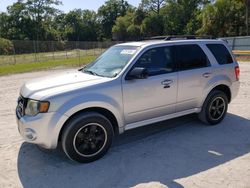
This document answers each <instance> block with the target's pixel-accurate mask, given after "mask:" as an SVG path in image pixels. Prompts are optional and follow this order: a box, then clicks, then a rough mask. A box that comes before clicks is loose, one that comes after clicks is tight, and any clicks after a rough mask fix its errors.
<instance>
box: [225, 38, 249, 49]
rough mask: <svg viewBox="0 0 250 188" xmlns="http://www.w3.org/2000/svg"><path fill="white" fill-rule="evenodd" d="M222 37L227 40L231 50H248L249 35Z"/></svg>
mask: <svg viewBox="0 0 250 188" xmlns="http://www.w3.org/2000/svg"><path fill="white" fill-rule="evenodd" d="M222 39H224V40H226V41H227V43H228V45H229V47H230V48H231V50H233V51H237V50H243V51H246V50H250V36H242V37H226V38H222Z"/></svg>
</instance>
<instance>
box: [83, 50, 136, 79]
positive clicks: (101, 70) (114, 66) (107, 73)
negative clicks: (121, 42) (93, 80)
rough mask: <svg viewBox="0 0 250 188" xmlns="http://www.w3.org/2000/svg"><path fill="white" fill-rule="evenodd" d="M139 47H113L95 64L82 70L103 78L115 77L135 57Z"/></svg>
mask: <svg viewBox="0 0 250 188" xmlns="http://www.w3.org/2000/svg"><path fill="white" fill-rule="evenodd" d="M138 49H139V47H136V46H113V47H111V48H109V49H108V50H106V51H105V52H104V53H103V54H102V55H100V56H99V57H98V58H97V59H96V60H95V61H94V62H93V63H90V64H89V65H87V66H86V67H84V68H83V69H82V71H83V72H85V73H88V74H93V75H98V76H103V77H115V76H116V75H118V74H119V73H120V72H121V70H122V69H123V68H124V67H125V65H126V64H127V63H128V62H129V61H130V60H131V58H132V57H133V56H134V55H135V53H136V52H137V50H138Z"/></svg>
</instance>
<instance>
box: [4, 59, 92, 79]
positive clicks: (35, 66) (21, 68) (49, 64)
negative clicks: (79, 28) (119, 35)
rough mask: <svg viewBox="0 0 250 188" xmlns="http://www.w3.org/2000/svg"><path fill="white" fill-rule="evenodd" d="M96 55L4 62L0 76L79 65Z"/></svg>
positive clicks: (88, 61) (86, 62)
mask: <svg viewBox="0 0 250 188" xmlns="http://www.w3.org/2000/svg"><path fill="white" fill-rule="evenodd" d="M95 58H96V57H95V56H85V57H81V58H80V60H79V58H68V59H61V60H49V61H42V62H31V63H18V64H12V65H10V64H5V65H0V76H2V75H7V74H14V73H23V72H30V71H38V70H46V69H50V68H55V67H74V66H75V67H76V66H78V67H80V66H83V65H85V64H88V63H90V62H91V61H93V60H94V59H95Z"/></svg>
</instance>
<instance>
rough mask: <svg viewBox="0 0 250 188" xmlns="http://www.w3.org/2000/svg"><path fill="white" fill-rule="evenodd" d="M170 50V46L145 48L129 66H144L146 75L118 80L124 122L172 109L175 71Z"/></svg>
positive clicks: (175, 82)
mask: <svg viewBox="0 0 250 188" xmlns="http://www.w3.org/2000/svg"><path fill="white" fill-rule="evenodd" d="M173 50H174V48H173V47H172V46H166V47H156V48H152V49H149V50H147V51H146V52H144V53H143V54H142V55H141V56H140V58H139V59H138V60H137V61H136V62H135V64H134V65H133V67H132V69H133V68H135V67H142V68H146V69H147V70H148V74H149V75H148V78H146V79H133V80H126V79H124V80H123V81H122V91H123V105H124V116H125V122H126V124H131V123H136V122H140V121H145V120H152V119H153V118H160V117H162V116H165V115H168V114H172V113H175V105H176V100H177V72H176V65H175V62H174V53H173ZM132 69H131V70H132Z"/></svg>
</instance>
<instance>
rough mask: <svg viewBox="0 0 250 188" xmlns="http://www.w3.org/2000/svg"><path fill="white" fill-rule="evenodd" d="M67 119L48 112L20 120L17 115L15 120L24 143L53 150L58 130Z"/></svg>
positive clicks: (55, 145) (58, 114)
mask: <svg viewBox="0 0 250 188" xmlns="http://www.w3.org/2000/svg"><path fill="white" fill-rule="evenodd" d="M67 118H68V117H67V116H65V115H62V114H60V113H57V112H50V113H41V114H37V115H36V116H23V117H20V118H19V117H18V115H17V117H16V120H17V124H18V131H19V133H20V134H21V136H22V137H23V138H24V140H25V141H26V142H29V143H33V144H38V145H40V146H41V147H43V148H46V149H54V148H56V147H57V142H58V137H59V133H60V130H61V128H62V126H63V124H64V123H65V121H66V120H67Z"/></svg>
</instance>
